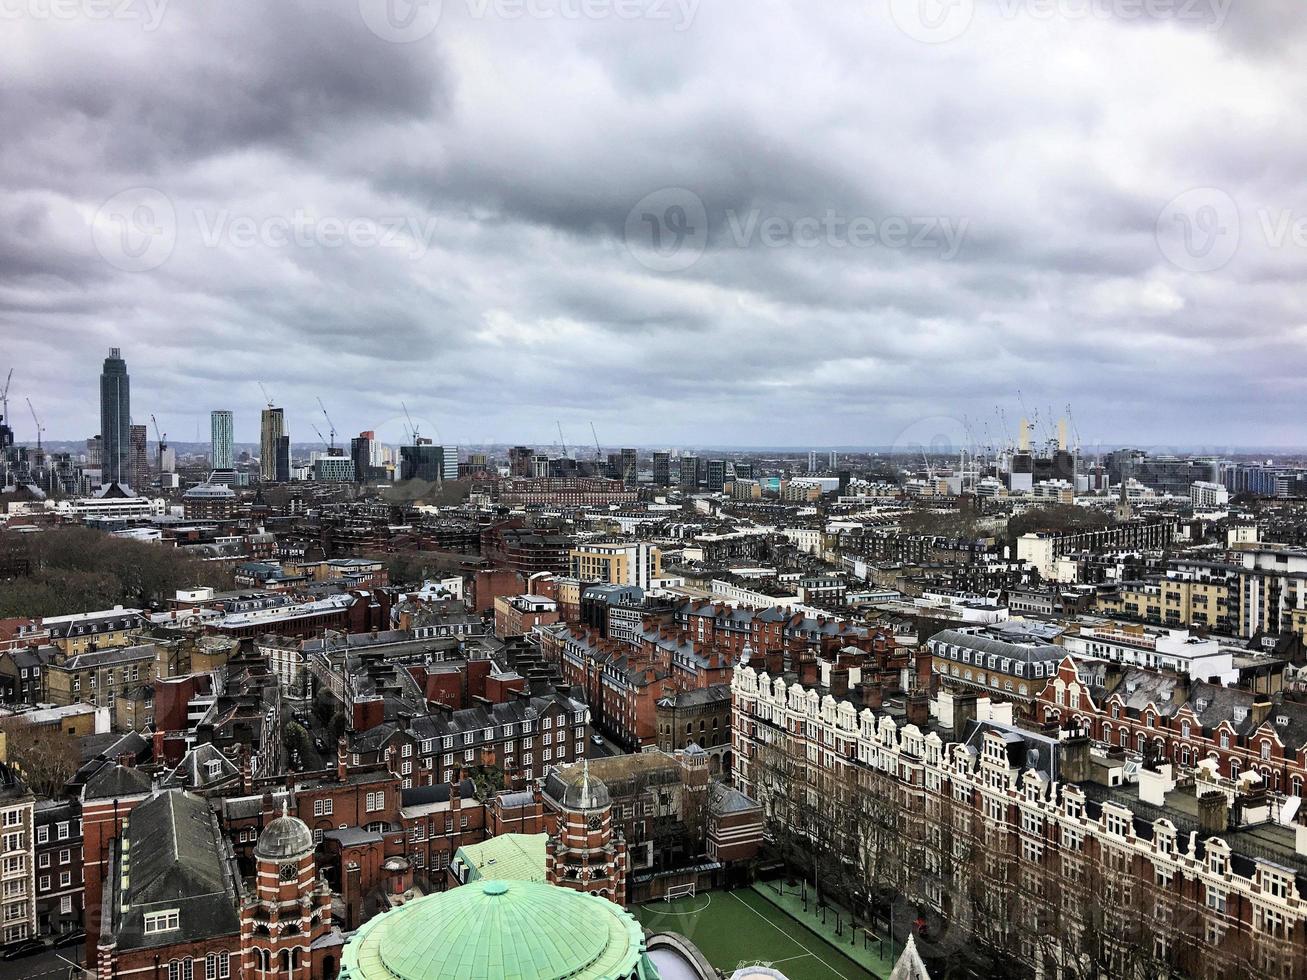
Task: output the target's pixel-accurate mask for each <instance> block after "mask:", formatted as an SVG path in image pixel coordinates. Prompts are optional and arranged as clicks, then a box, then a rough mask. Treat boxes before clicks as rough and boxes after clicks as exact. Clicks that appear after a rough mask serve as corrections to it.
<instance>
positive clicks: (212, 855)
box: [112, 790, 240, 949]
mask: <svg viewBox="0 0 1307 980" xmlns="http://www.w3.org/2000/svg"><path fill="white" fill-rule="evenodd" d="M125 836H126V838H127V845H128V846H127V848H126V850H125V851H119V852H117V856H116V860H115V862H114V864H115V869H114V872H113V873H114V879H113V886H112V889H113V899H112V900H113V909H112V912H113V925H114V932H113V934H114V937H115V938H116V940H117V943H118V947H119V948H120V949H139V948H145V947H151V946H171V945H174V944H176V943H179V942H197V941H202V940H205V939H210V938H215V937H219V936H235V935H239V933H240V921H239V919H238V918H237V915H236V903H237V898H238V896H237V893H236V888H237V884H236V876H235V868H234V866H233V863H234V859H233V858H232V857H231V851H230V846H229V845H228V844H227V842H226V841H225V840H224V838H223V836H222V833H221V831H220V830H219V828H218V822H217V819H216V818H215V817H214V815H213V813H212V812H211V811H210V809H209V805H208V802H207V801H206V800H204V799H202V798H200V797H198V796H192V795H191V794H190V793H186V792H184V791H182V790H169V791H167V792H164V793H160V794H159V795H158V796H155V797H152V798H151V799H148V800H145V801H144V802H142V803H140V804H138V805H137V806H136V808H135V809H133V810H132V812H131V815H130V816H129V817H128V819H127V830H126V834H125ZM163 909H177V910H178V913H179V915H178V919H179V923H178V928H177V929H175V930H168V931H165V932H155V933H150V934H148V935H147V934H146V933H145V928H144V917H145V915H146V914H147V913H148V912H150V911H154V910H163Z"/></svg>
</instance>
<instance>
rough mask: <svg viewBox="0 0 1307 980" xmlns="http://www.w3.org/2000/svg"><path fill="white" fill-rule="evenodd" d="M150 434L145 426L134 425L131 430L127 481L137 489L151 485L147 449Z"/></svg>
mask: <svg viewBox="0 0 1307 980" xmlns="http://www.w3.org/2000/svg"><path fill="white" fill-rule="evenodd" d="M148 438H149V437H148V434H147V432H146V429H145V426H143V425H133V426H132V427H131V429H130V430H129V434H128V440H129V442H130V444H131V445H130V449H129V451H128V454H127V458H128V461H129V465H128V478H127V481H128V482H129V483H130V484H131V485H132V486H133V487H134V488H136V489H138V490H139V489H141V488H143V487H148V486H149V485H150V456H149V453H148V452H147V451H146V444H147V440H148Z"/></svg>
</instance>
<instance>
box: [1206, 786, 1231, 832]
mask: <svg viewBox="0 0 1307 980" xmlns="http://www.w3.org/2000/svg"><path fill="white" fill-rule="evenodd" d="M1229 828H1230V801H1229V800H1227V799H1226V798H1225V794H1224V793H1204V794H1203V795H1202V796H1200V797H1199V798H1198V831H1199V833H1201V834H1202V835H1203V836H1204V837H1209V836H1214V835H1220V834H1224V833H1225V832H1226V831H1227V830H1228V829H1229Z"/></svg>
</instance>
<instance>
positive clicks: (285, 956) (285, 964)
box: [281, 949, 290, 973]
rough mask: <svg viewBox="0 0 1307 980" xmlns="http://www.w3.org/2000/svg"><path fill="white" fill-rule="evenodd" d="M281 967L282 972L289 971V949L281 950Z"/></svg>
mask: <svg viewBox="0 0 1307 980" xmlns="http://www.w3.org/2000/svg"><path fill="white" fill-rule="evenodd" d="M281 969H282V972H283V973H289V972H290V950H288V949H283V950H282V951H281Z"/></svg>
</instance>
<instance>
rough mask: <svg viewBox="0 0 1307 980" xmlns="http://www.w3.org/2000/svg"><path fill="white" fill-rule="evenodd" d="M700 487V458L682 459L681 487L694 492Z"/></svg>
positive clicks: (684, 457) (685, 457)
mask: <svg viewBox="0 0 1307 980" xmlns="http://www.w3.org/2000/svg"><path fill="white" fill-rule="evenodd" d="M698 485H699V457H698V456H682V457H681V486H683V487H685V488H686V489H687V490H693V489H694V488H695V487H697V486H698Z"/></svg>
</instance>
